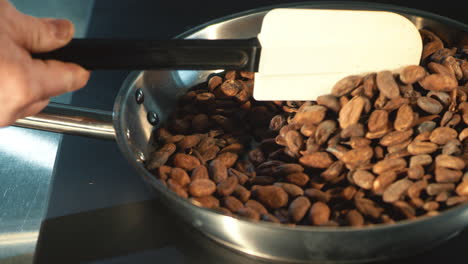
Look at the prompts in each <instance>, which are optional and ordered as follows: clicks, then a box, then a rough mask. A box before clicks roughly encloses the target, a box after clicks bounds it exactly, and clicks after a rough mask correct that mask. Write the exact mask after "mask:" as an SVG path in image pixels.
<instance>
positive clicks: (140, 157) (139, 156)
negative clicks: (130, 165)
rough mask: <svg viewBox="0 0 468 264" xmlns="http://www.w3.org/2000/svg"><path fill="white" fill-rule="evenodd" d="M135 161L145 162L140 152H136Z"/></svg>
mask: <svg viewBox="0 0 468 264" xmlns="http://www.w3.org/2000/svg"><path fill="white" fill-rule="evenodd" d="M137 156H138V157H137V161H138V162H140V163H143V162H145V155H144V154H143V153H142V152H137Z"/></svg>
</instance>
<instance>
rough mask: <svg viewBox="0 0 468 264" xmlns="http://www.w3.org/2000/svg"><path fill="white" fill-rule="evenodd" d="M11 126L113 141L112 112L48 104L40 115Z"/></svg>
mask: <svg viewBox="0 0 468 264" xmlns="http://www.w3.org/2000/svg"><path fill="white" fill-rule="evenodd" d="M13 126H18V127H25V128H32V129H38V130H44V131H51V132H58V133H63V134H69V135H77V136H87V137H94V138H102V139H115V130H114V126H113V124H112V112H109V111H101V110H94V109H88V108H83V107H75V106H71V105H65V104H58V103H50V104H49V105H48V106H47V107H46V108H45V109H44V110H43V111H42V112H41V113H39V114H37V115H35V116H30V117H25V118H21V119H18V120H17V121H16V122H15V123H14V124H13Z"/></svg>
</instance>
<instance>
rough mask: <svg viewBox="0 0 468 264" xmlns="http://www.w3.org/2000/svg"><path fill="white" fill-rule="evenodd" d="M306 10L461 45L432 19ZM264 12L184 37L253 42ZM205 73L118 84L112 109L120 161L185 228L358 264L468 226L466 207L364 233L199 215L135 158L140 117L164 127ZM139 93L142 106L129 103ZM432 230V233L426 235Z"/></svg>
mask: <svg viewBox="0 0 468 264" xmlns="http://www.w3.org/2000/svg"><path fill="white" fill-rule="evenodd" d="M302 6H303V7H306V8H309V7H310V8H350V9H353V8H354V9H381V10H390V11H394V12H398V13H401V14H403V15H405V16H406V17H408V18H409V19H410V20H411V21H413V23H415V25H416V26H417V27H418V28H429V29H431V30H434V31H436V32H438V33H439V34H443V36H444V38H445V39H446V40H447V41H448V42H449V43H452V44H459V42H460V41H463V42H464V41H465V40H466V37H465V36H466V35H467V31H468V26H466V25H463V24H461V23H457V22H455V21H452V20H449V19H445V18H442V17H439V16H436V15H432V14H429V13H426V12H420V11H417V10H412V9H406V8H398V7H395V6H386V5H377V4H373V5H372V6H369V5H368V4H359V3H354V4H353V3H349V4H346V3H339V4H324V3H318V4H314V3H311V4H304V5H302ZM264 14H265V10H259V11H258V12H250V13H243V14H240V15H237V16H232V17H229V18H226V19H224V20H218V21H215V22H213V23H212V24H211V25H203V26H201V27H199V28H197V29H195V30H192V31H191V32H189V33H187V34H185V35H182V36H181V37H185V38H208V39H216V38H245V37H252V36H254V35H256V34H257V33H258V31H259V28H260V22H261V20H262V17H263V16H264ZM210 73H212V72H210V71H145V72H134V73H133V74H132V75H130V76H129V78H128V79H127V81H126V82H125V83H124V85H123V87H122V89H121V91H120V93H119V95H118V97H117V100H116V103H115V108H114V122H115V128H116V133H117V142H118V143H119V146H120V148H121V150H122V152H123V154H124V155H125V157H126V158H127V159H128V160H129V161H130V162H131V163H132V165H134V167H135V168H137V170H138V171H139V172H140V174H141V175H142V176H143V179H144V180H145V181H146V182H147V183H148V184H150V185H151V186H153V187H154V189H155V191H156V192H157V193H158V194H162V198H163V200H164V201H165V202H166V203H167V204H168V205H169V207H170V208H173V210H174V212H176V213H177V214H178V215H180V216H181V217H182V218H183V219H184V220H185V221H186V222H188V223H190V224H191V225H193V226H194V227H195V228H197V229H199V230H201V231H202V232H203V233H204V234H205V235H207V236H208V237H211V238H212V239H214V240H216V241H218V242H220V243H222V244H224V245H226V246H228V247H231V248H234V249H237V250H239V251H242V252H244V253H246V254H250V255H254V256H258V257H263V258H268V259H275V260H284V261H293V262H304V261H306V262H308V261H317V262H320V263H361V262H367V261H375V260H382V259H387V258H390V257H395V256H399V257H402V256H406V255H409V254H415V253H417V252H420V251H423V250H427V249H429V248H432V247H434V246H435V245H437V244H440V243H441V242H443V241H445V240H447V239H449V238H450V237H451V236H453V235H454V234H456V233H457V232H459V231H460V230H462V229H463V228H464V227H466V226H467V225H468V206H466V205H465V206H459V207H457V208H454V209H451V210H448V211H446V212H444V213H442V214H441V215H439V216H435V217H430V218H420V219H418V220H414V221H402V222H399V223H397V224H394V225H376V226H373V227H365V228H351V227H341V228H331V227H320V228H318V227H294V228H292V227H285V226H279V225H276V224H271V223H254V222H250V221H245V220H239V219H235V218H232V217H228V216H223V215H220V214H217V213H215V212H212V211H210V210H208V209H202V208H198V207H196V206H194V205H192V204H190V203H189V202H188V201H186V200H184V199H182V198H180V197H178V196H176V195H175V194H173V193H172V192H171V191H169V190H168V189H167V188H166V187H165V186H163V185H162V184H161V183H160V182H158V181H157V180H156V179H155V178H154V177H153V176H152V175H151V174H150V173H148V172H147V171H146V170H145V169H144V167H143V165H142V164H141V160H140V159H139V158H138V157H139V156H141V155H140V154H141V153H143V155H144V156H147V155H148V153H151V149H149V147H148V141H149V140H150V136H151V132H152V129H153V127H151V126H149V125H148V124H147V121H146V115H145V112H146V111H148V110H151V111H155V112H157V113H158V114H159V116H160V118H161V120H162V122H164V120H165V119H167V116H168V113H169V112H170V111H171V110H172V109H173V107H174V102H175V100H176V98H177V97H178V96H180V95H182V94H183V93H184V92H185V91H186V90H187V89H189V88H190V87H191V86H193V85H195V84H198V83H200V82H204V81H206V78H207V76H208V75H209V74H210ZM137 89H142V90H143V91H144V93H145V102H144V103H143V104H141V105H138V104H136V103H135V102H134V100H133V98H134V94H135V91H136V90H137ZM429 230H430V231H429Z"/></svg>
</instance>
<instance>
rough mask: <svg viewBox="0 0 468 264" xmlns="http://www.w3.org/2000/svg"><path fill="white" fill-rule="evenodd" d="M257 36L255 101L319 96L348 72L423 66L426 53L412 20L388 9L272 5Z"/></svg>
mask: <svg viewBox="0 0 468 264" xmlns="http://www.w3.org/2000/svg"><path fill="white" fill-rule="evenodd" d="M258 39H259V41H260V43H261V46H262V51H261V57H260V64H259V71H258V73H256V74H255V88H254V98H255V99H256V100H315V99H316V98H317V96H319V95H323V94H329V93H330V92H331V89H332V87H333V85H334V84H335V83H336V82H337V81H339V80H340V79H342V78H344V77H346V76H348V75H353V74H364V73H369V72H377V71H382V70H398V69H399V68H401V67H404V66H407V65H414V64H419V61H420V57H421V52H422V40H421V37H420V34H419V32H418V29H417V28H416V27H415V26H414V25H413V23H411V21H409V20H408V19H407V18H405V17H403V16H401V15H399V14H396V13H391V12H385V11H359V10H325V9H274V10H272V11H270V12H269V13H268V14H267V15H266V16H265V18H264V20H263V24H262V29H261V32H260V34H259V35H258Z"/></svg>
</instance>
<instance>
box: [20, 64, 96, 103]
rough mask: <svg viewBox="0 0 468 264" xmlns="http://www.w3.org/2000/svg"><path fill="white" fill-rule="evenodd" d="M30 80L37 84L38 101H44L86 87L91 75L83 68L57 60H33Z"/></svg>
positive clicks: (36, 96) (30, 68)
mask: <svg viewBox="0 0 468 264" xmlns="http://www.w3.org/2000/svg"><path fill="white" fill-rule="evenodd" d="M29 71H30V74H29V75H30V78H31V80H34V82H36V85H35V86H36V89H35V91H34V92H35V93H36V95H35V96H34V98H35V99H36V100H43V99H47V98H50V97H53V96H57V95H60V94H64V93H67V92H72V91H75V90H78V89H80V88H82V87H83V86H85V85H86V83H87V82H88V79H89V76H90V73H89V72H88V71H87V70H85V69H83V68H82V67H80V66H78V65H76V64H73V63H65V62H61V61H56V60H45V61H43V60H33V61H32V64H31V66H30V67H29Z"/></svg>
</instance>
